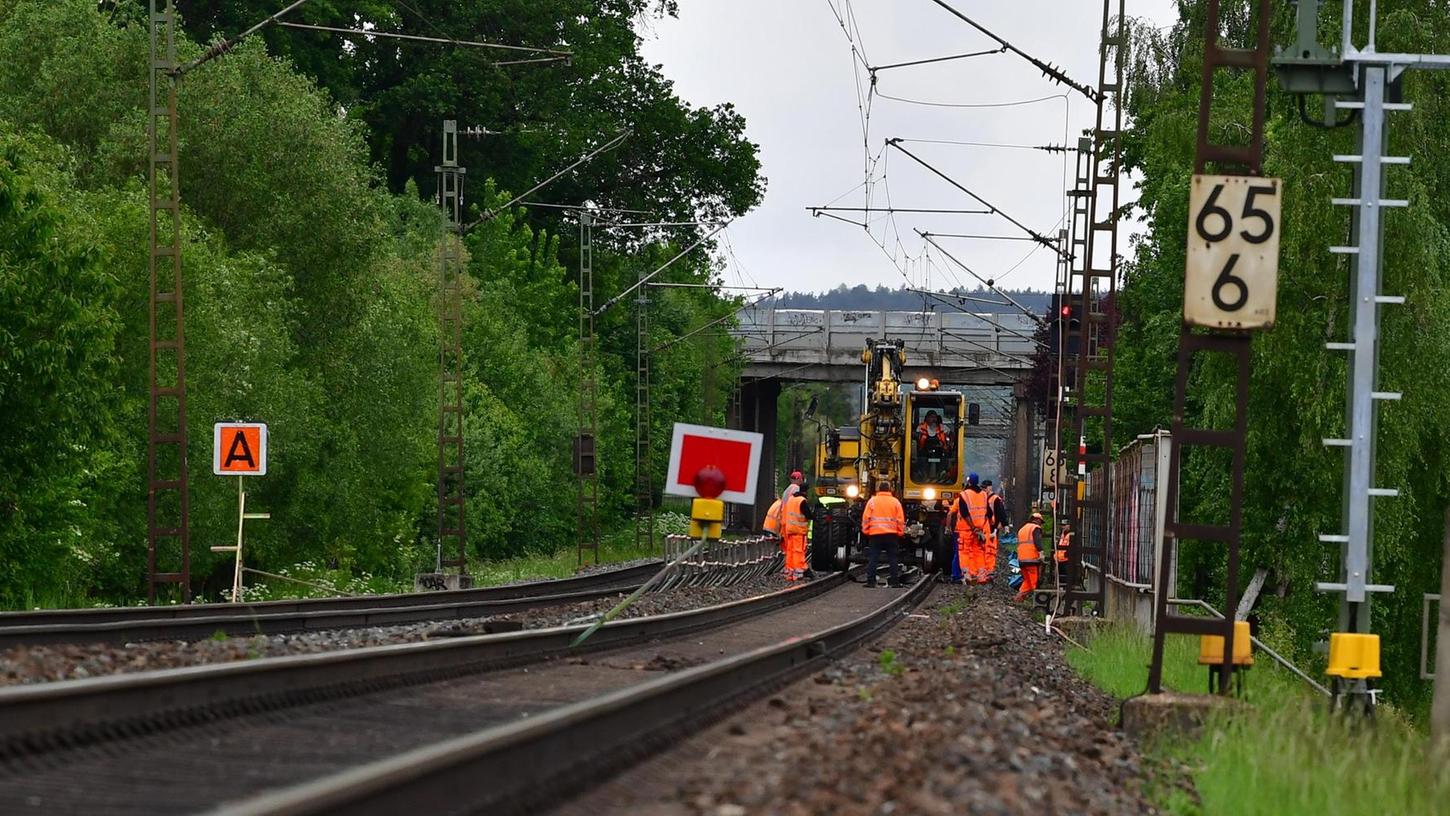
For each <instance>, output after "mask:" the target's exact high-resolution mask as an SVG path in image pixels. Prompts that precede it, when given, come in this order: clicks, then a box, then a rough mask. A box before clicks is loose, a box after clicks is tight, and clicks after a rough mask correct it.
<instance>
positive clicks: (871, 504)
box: [861, 481, 906, 589]
mask: <svg viewBox="0 0 1450 816" xmlns="http://www.w3.org/2000/svg"><path fill="white" fill-rule="evenodd" d="M861 532H862V533H863V534H865V536H866V542H867V547H868V549H867V554H866V588H867V589H875V588H876V562H877V560H878V559H879V558H880V555H881V551H882V550H883V549H884V550H886V557H887V558H888V559H890V562H891V571H890V573H889V574H888V575H889V577H888V578H887V581H886V585H887V586H889V587H899V586H901V580H900V576H899V571H900V568H901V567H900V564H899V563H898V562H897V560H896V551H897V546H898V545H900V543H901V537H902V536H903V535H906V510H905V509H904V508H902V506H901V501H900V500H899V499H897V498H896V497H895V496H893V495H891V483H890V482H885V481H883V482H881V483H880V484H878V485H876V495H874V496H872V497H871V498H869V499H867V500H866V509H865V510H864V511H862V513H861Z"/></svg>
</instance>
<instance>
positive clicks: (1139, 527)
mask: <svg viewBox="0 0 1450 816" xmlns="http://www.w3.org/2000/svg"><path fill="white" fill-rule="evenodd" d="M1170 444H1171V437H1170V435H1169V433H1168V432H1167V431H1155V432H1153V433H1151V434H1143V435H1142V436H1139V437H1138V438H1137V439H1135V440H1133V442H1132V443H1131V444H1129V445H1128V446H1127V447H1125V448H1123V449H1122V450H1121V451H1120V452H1119V454H1118V457H1117V459H1115V460H1114V461H1113V467H1112V484H1111V485H1109V484H1107V482H1108V479H1107V478H1105V476H1104V473H1103V470H1102V469H1101V468H1099V469H1098V470H1095V471H1093V472H1092V473H1089V474H1088V478H1087V487H1086V491H1087V494H1088V496H1090V497H1096V496H1097V495H1099V491H1102V490H1109V491H1110V493H1111V495H1110V496H1109V502H1108V504H1109V512H1108V517H1107V519H1100V518H1091V519H1088V520H1087V522H1086V524H1087V526H1088V528H1089V529H1088V534H1089V535H1094V536H1096V535H1099V534H1100V529H1101V527H1102V526H1103V525H1106V527H1107V538H1106V542H1105V543H1106V547H1105V550H1104V552H1105V556H1104V562H1105V563H1103V564H1102V565H1098V564H1092V565H1090V568H1093V569H1095V568H1098V567H1101V568H1102V573H1103V574H1104V575H1105V576H1106V577H1107V579H1108V580H1109V581H1112V582H1113V583H1116V584H1120V585H1123V586H1127V587H1131V588H1133V589H1142V590H1151V589H1152V588H1153V584H1154V582H1155V581H1156V578H1157V572H1156V570H1157V563H1158V554H1159V553H1160V552H1161V551H1162V546H1163V522H1164V520H1165V518H1164V517H1165V515H1166V509H1167V507H1166V500H1167V494H1168V490H1167V479H1168V452H1169V445H1170Z"/></svg>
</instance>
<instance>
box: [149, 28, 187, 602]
mask: <svg viewBox="0 0 1450 816" xmlns="http://www.w3.org/2000/svg"><path fill="white" fill-rule="evenodd" d="M147 29H148V31H149V34H150V44H151V48H150V62H149V69H148V70H147V75H148V77H149V92H148V95H147V108H146V110H147V118H146V122H147V125H146V152H147V163H148V167H149V185H148V186H149V188H150V205H149V211H150V219H151V226H150V244H151V249H150V255H149V261H148V269H149V273H150V275H149V277H150V284H149V289H150V320H149V335H148V337H149V340H148V354H147V357H148V363H147V367H148V372H149V373H148V375H147V383H148V386H147V390H148V401H147V408H146V599H147V602H148V603H152V604H154V603H156V589H157V587H158V586H160V585H163V584H179V585H180V586H181V599H182V602H183V603H190V602H191V523H190V520H191V496H190V491H189V490H188V489H187V450H186V445H187V434H186V332H185V326H184V311H183V308H182V285H181V179H180V170H179V167H178V164H177V122H178V117H177V110H176V86H177V83H178V82H179V81H180V77H179V75H178V74H177V67H178V65H177V62H176V9H175V6H174V4H173V3H172V0H150V14H149V15H148V17H147ZM167 542H175V543H176V544H177V545H179V552H178V553H176V554H175V556H174V557H175V559H176V560H175V561H174V562H173V563H175V564H176V567H175V569H172V570H166V571H162V570H161V568H160V567H159V563H160V561H161V559H162V558H163V557H164V556H171V555H172V553H170V552H163V550H168V551H169V550H170V549H171V548H170V547H166V546H165V545H166V543H167Z"/></svg>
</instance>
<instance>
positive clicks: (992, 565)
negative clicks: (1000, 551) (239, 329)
mask: <svg viewBox="0 0 1450 816" xmlns="http://www.w3.org/2000/svg"><path fill="white" fill-rule="evenodd" d="M997 535H998V533H997V531H996V530H992V531H991V532H989V533H987V538H986V551H985V552H984V553H983V561H982V568H983V569H985V570H986V571H987V575H989V576H990V575H991V574H992V573H994V572H996V571H997V543H998V542H997Z"/></svg>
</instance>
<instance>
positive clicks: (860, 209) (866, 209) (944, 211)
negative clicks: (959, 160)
mask: <svg viewBox="0 0 1450 816" xmlns="http://www.w3.org/2000/svg"><path fill="white" fill-rule="evenodd" d="M806 210H808V211H809V212H812V213H828V212H864V213H888V214H890V213H926V214H935V215H992V214H993V212H994V211H993V210H958V209H933V208H925V207H830V206H826V207H806ZM1029 240H1030V239H1029Z"/></svg>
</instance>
